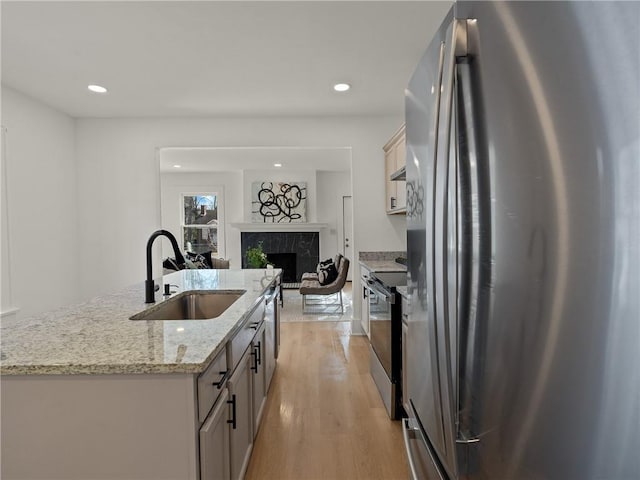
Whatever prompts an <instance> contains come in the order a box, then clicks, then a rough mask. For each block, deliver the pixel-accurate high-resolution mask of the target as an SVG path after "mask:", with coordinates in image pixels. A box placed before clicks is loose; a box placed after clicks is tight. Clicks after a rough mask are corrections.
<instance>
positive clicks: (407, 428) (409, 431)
mask: <svg viewBox="0 0 640 480" xmlns="http://www.w3.org/2000/svg"><path fill="white" fill-rule="evenodd" d="M409 421H410V420H409V419H408V418H403V419H402V436H403V437H404V449H405V452H406V453H407V460H408V461H409V470H410V472H409V473H410V475H411V480H420V479H419V477H418V471H417V470H416V465H415V462H414V461H413V455H412V454H411V449H410V448H409V436H412V437H413V438H415V437H416V435H417V433H419V432H420V429H419V428H416V427H414V426H411V425H409Z"/></svg>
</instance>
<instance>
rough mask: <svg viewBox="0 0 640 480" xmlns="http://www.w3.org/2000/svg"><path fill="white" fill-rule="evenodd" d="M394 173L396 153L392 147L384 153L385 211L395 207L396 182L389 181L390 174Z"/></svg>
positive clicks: (396, 197) (396, 196) (396, 195)
mask: <svg viewBox="0 0 640 480" xmlns="http://www.w3.org/2000/svg"><path fill="white" fill-rule="evenodd" d="M395 171H396V151H395V148H393V146H391V148H390V149H389V150H385V152H384V178H385V183H386V192H387V194H386V205H385V209H386V210H387V211H390V210H394V209H395V208H396V206H397V201H398V194H397V186H396V183H397V182H392V181H391V180H390V177H391V174H392V173H393V172H395Z"/></svg>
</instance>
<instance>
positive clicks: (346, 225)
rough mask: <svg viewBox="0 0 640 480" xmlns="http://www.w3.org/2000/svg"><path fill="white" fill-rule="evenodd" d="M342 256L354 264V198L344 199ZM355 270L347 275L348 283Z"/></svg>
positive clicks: (351, 269)
mask: <svg viewBox="0 0 640 480" xmlns="http://www.w3.org/2000/svg"><path fill="white" fill-rule="evenodd" d="M342 254H343V255H344V256H345V257H347V258H348V259H349V262H351V265H354V263H353V197H351V196H350V195H344V196H343V197H342ZM352 273H353V268H350V269H349V272H348V273H347V281H349V282H350V281H351V280H352V278H353V274H352Z"/></svg>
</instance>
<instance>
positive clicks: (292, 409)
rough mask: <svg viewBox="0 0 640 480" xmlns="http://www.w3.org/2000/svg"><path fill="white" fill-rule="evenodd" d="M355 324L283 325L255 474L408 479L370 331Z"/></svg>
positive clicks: (251, 474) (250, 473)
mask: <svg viewBox="0 0 640 480" xmlns="http://www.w3.org/2000/svg"><path fill="white" fill-rule="evenodd" d="M349 329H350V322H326V321H325V322H304V323H302V322H301V323H283V324H282V325H281V336H282V341H281V346H280V356H279V358H278V368H277V369H276V373H275V375H274V377H273V381H272V384H271V388H270V391H269V398H268V400H267V404H266V406H265V412H264V414H263V419H262V425H261V426H260V430H259V432H258V436H257V438H256V442H255V444H254V450H253V455H252V458H251V462H250V464H249V467H248V469H247V474H246V479H248V480H269V479H274V480H276V479H277V480H285V479H291V480H304V479H322V480H339V479H344V480H356V479H366V480H376V479H402V480H406V479H407V478H408V469H407V465H406V459H405V454H404V446H403V440H402V430H401V425H400V422H397V421H392V420H390V419H389V417H388V415H387V413H386V410H385V408H384V405H383V404H382V400H381V399H380V396H379V394H378V391H377V390H376V386H375V384H374V383H373V380H372V379H371V377H370V375H369V353H368V345H367V340H366V337H358V336H350V334H349Z"/></svg>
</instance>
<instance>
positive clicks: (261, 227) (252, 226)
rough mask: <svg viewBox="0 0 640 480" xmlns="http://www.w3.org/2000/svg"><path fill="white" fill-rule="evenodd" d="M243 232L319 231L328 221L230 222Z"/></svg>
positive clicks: (325, 226)
mask: <svg viewBox="0 0 640 480" xmlns="http://www.w3.org/2000/svg"><path fill="white" fill-rule="evenodd" d="M229 225H230V226H232V227H233V228H237V229H238V230H240V231H241V232H319V231H320V230H321V229H323V228H327V227H328V226H329V224H328V223H230V224H229Z"/></svg>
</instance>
